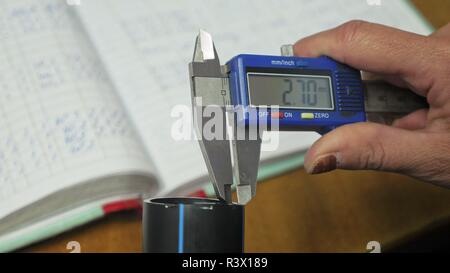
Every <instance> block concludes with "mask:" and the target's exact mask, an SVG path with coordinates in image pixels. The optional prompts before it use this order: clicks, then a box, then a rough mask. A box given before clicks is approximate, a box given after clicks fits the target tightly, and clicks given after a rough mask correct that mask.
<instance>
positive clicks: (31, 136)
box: [0, 0, 151, 218]
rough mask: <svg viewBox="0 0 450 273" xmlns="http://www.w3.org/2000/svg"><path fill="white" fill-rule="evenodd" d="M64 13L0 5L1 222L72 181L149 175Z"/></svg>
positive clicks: (57, 7) (34, 4) (52, 0)
mask: <svg viewBox="0 0 450 273" xmlns="http://www.w3.org/2000/svg"><path fill="white" fill-rule="evenodd" d="M69 9H70V7H69V6H67V4H66V2H65V1H59V0H45V1H34V0H14V1H0V218H2V217H3V216H5V215H7V214H9V213H11V212H12V211H14V210H17V209H19V208H21V207H23V206H25V205H27V204H29V203H31V202H33V201H36V200H38V199H40V198H42V197H44V196H46V195H48V194H50V193H53V192H55V191H57V190H60V189H63V188H65V187H68V186H71V185H74V184H76V183H81V182H84V181H87V180H90V179H95V178H98V177H103V176H106V175H114V174H120V173H130V172H133V173H135V172H139V173H145V174H149V172H151V165H150V163H149V161H148V158H147V156H146V154H145V153H144V152H143V151H142V147H141V144H140V142H139V140H138V137H137V135H136V133H135V131H134V129H133V128H132V126H131V122H130V121H129V120H128V118H127V116H126V113H125V111H124V108H123V107H122V105H121V102H120V100H119V99H118V97H117V95H116V94H115V91H114V88H113V87H112V85H111V83H110V81H109V79H108V77H107V75H106V73H105V71H104V70H103V68H102V66H101V64H100V62H99V60H98V57H97V56H96V55H95V51H94V50H93V48H92V47H91V45H90V43H89V41H88V39H87V37H86V35H85V33H84V30H83V29H82V28H81V25H80V24H79V21H77V20H78V19H77V18H76V17H74V16H73V13H72V12H71V11H70V10H69ZM43 213H45V212H43Z"/></svg>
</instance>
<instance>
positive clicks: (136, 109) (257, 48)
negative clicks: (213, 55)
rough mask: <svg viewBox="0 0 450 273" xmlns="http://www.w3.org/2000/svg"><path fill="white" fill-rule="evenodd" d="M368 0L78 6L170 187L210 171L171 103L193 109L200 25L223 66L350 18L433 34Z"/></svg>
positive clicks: (304, 140) (294, 144) (406, 13)
mask: <svg viewBox="0 0 450 273" xmlns="http://www.w3.org/2000/svg"><path fill="white" fill-rule="evenodd" d="M369 2H371V1H369ZM372 2H374V1H372ZM376 2H377V1H375V3H376ZM367 3H368V2H367V1H363V0H353V1H350V0H341V1H298V0H289V1H288V0H284V1H280V0H270V1H260V0H252V1H237V0H235V1H232V0H228V1H199V0H190V1H183V0H178V1H175V0H171V1H156V0H154V1H150V0H127V1H125V0H108V1H102V0H89V1H84V2H83V3H82V4H81V6H79V7H77V11H78V14H79V16H80V18H81V20H82V22H83V25H84V27H85V28H86V29H87V32H88V33H89V35H90V38H91V40H92V42H93V44H94V45H95V47H96V48H97V51H98V52H99V54H100V56H101V58H102V60H103V62H104V64H105V67H106V69H107V71H108V73H109V75H110V76H111V79H112V81H113V82H114V84H115V86H116V87H117V91H118V93H119V95H120V97H121V99H122V101H123V102H124V105H125V106H126V108H127V109H128V112H129V113H130V116H131V117H132V119H133V121H134V123H135V125H136V127H137V128H138V131H139V133H140V134H141V137H142V139H143V140H144V142H145V145H146V147H147V149H148V151H149V153H150V154H151V156H152V158H153V161H154V162H155V164H156V166H157V169H158V171H159V174H160V176H161V177H162V178H163V181H164V183H165V186H166V190H167V191H169V190H171V189H174V188H176V187H178V186H180V185H182V184H183V183H186V182H187V181H192V180H195V179H197V178H199V177H202V176H205V175H206V174H207V171H206V167H205V165H204V163H203V159H202V157H201V153H200V150H199V148H198V144H197V143H196V142H195V141H175V140H174V139H173V138H172V137H171V126H172V123H173V122H174V121H175V119H174V118H173V117H171V116H170V113H171V111H172V109H173V107H174V106H175V105H177V104H181V105H187V106H189V107H190V87H189V78H188V63H189V62H190V61H191V60H192V54H193V49H194V40H195V36H196V35H197V33H198V30H199V29H200V28H202V29H205V30H207V31H208V32H210V33H211V34H212V36H213V39H214V41H215V45H216V47H217V50H218V54H219V57H220V59H221V61H222V63H224V62H226V61H227V60H229V59H230V58H231V57H233V56H234V55H237V54H240V53H255V54H274V55H279V48H280V45H282V44H287V43H293V42H295V41H296V40H297V39H298V38H300V37H303V36H306V35H309V34H312V33H315V32H317V31H320V30H324V29H327V28H331V27H334V26H336V25H338V24H340V23H343V22H345V21H347V20H350V19H365V20H370V21H375V22H380V23H385V24H389V25H392V26H395V27H400V28H403V29H407V30H411V31H416V32H420V33H428V32H429V31H430V30H429V29H428V27H427V26H426V24H425V23H424V22H423V21H422V20H421V19H420V18H419V17H418V16H417V15H416V14H415V12H414V11H413V9H411V8H410V7H409V6H408V5H407V4H405V2H404V1H392V0H390V1H382V5H381V6H370V5H368V4H367ZM317 138H318V135H317V134H314V133H282V134H281V139H280V143H281V144H280V147H279V149H278V150H277V151H275V152H270V153H264V152H263V155H262V158H263V159H267V158H270V157H276V156H280V155H283V154H286V153H290V152H293V151H304V150H305V149H307V148H308V147H309V146H310V145H311V144H312V143H313V141H314V140H316V139H317Z"/></svg>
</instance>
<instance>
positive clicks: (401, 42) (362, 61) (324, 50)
mask: <svg viewBox="0 0 450 273" xmlns="http://www.w3.org/2000/svg"><path fill="white" fill-rule="evenodd" d="M429 47H430V45H429V43H428V40H427V37H425V36H422V35H418V34H414V33H410V32H406V31H402V30H398V29H395V28H391V27H387V26H383V25H379V24H373V23H368V22H364V21H351V22H348V23H345V24H343V25H341V26H339V27H337V28H334V29H331V30H327V31H324V32H321V33H318V34H315V35H313V36H310V37H307V38H304V39H301V40H299V41H298V42H297V43H295V45H294V54H295V55H297V56H304V57H317V56H321V55H326V56H329V57H331V58H333V59H335V60H337V61H339V62H342V63H345V64H348V65H350V66H352V67H354V68H356V69H360V70H365V71H369V72H374V73H381V74H384V75H396V76H399V77H401V78H403V79H404V80H405V81H407V82H408V83H410V84H411V85H413V86H417V85H415V84H414V79H415V78H416V77H417V75H421V74H422V73H424V72H426V71H427V69H428V67H429V65H430V60H429V58H430V57H432V56H427V54H426V52H428V49H429ZM422 75H423V74H422ZM418 89H420V88H418ZM420 93H422V92H420ZM422 95H425V94H423V93H422Z"/></svg>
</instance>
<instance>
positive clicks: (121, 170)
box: [0, 0, 431, 251]
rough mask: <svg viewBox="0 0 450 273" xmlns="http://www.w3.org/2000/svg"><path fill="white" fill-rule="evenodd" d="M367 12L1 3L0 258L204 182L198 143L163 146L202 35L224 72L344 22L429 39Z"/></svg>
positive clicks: (285, 150)
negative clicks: (231, 63)
mask: <svg viewBox="0 0 450 273" xmlns="http://www.w3.org/2000/svg"><path fill="white" fill-rule="evenodd" d="M77 2H79V3H80V5H68V4H67V3H77ZM377 2H378V1H364V0H352V1H350V0H341V1H299V0H270V1H260V0H252V1H238V0H233V1H231V0H228V1H206V0H205V1H199V0H190V1H183V0H179V1H175V0H171V1H157V0H155V1H150V0H81V1H67V2H66V1H64V0H39V1H38V0H2V1H0V37H1V39H0V60H1V61H0V251H8V250H12V249H16V248H19V247H21V246H24V245H26V244H29V243H32V242H34V241H36V240H39V239H43V238H46V237H49V236H52V235H54V234H57V233H59V232H62V231H64V230H67V229H69V228H72V227H74V226H77V225H80V224H82V223H85V222H87V221H90V220H92V219H95V218H98V217H100V216H102V215H104V213H105V211H107V210H106V209H105V207H108V206H107V204H119V203H117V202H118V201H123V200H130V199H134V198H140V197H142V196H157V195H181V194H186V193H189V192H192V191H193V190H195V189H196V188H198V187H199V186H202V185H204V183H205V182H207V180H208V179H207V171H206V167H205V165H204V162H203V159H202V157H201V153H200V150H199V148H198V143H197V142H195V141H176V140H174V139H173V138H172V137H171V126H172V124H173V122H174V120H175V119H174V117H172V116H171V110H172V107H173V106H174V105H177V104H182V105H188V106H189V105H190V97H189V96H190V90H189V79H188V72H187V64H188V62H189V61H190V60H191V58H192V52H193V47H194V39H195V36H196V34H197V32H198V29H199V28H204V29H206V30H208V31H209V32H211V33H212V34H213V35H214V39H215V43H216V46H217V48H218V50H219V55H220V58H221V60H222V62H225V61H226V60H228V59H229V58H231V57H232V56H233V55H236V54H239V53H261V54H278V50H279V46H280V45H281V44H287V43H292V42H293V41H295V40H296V39H298V38H300V37H302V36H305V35H308V34H312V33H314V32H317V31H320V30H323V29H326V28H330V27H334V26H336V25H337V24H340V23H343V22H345V21H347V20H350V19H365V20H370V21H376V22H380V23H385V24H388V25H392V26H395V27H399V28H402V29H406V30H410V31H415V32H419V33H423V34H426V33H429V32H430V31H431V28H430V27H429V26H428V25H427V23H426V22H425V21H424V20H423V19H422V18H421V17H420V15H418V13H417V12H416V10H415V9H414V8H412V6H411V5H410V4H409V2H406V1H401V0H398V1H393V0H390V1H380V2H381V5H370V3H375V4H376V3H377ZM368 3H369V4H368ZM317 138H318V135H316V134H314V133H283V134H282V135H281V140H280V143H281V145H280V147H279V149H278V150H277V151H275V152H270V153H268V152H267V153H263V154H262V170H261V171H260V174H261V175H260V178H261V177H262V178H264V177H268V176H271V175H274V174H277V173H279V172H280V171H284V170H287V169H289V168H292V167H298V166H299V165H301V164H302V155H303V153H304V151H305V150H306V149H307V148H308V147H309V146H310V145H311V144H312V142H313V141H314V140H316V139H317ZM120 204H122V206H118V207H123V206H125V207H126V206H133V203H132V204H131V205H130V203H126V202H125V203H123V202H122V203H120ZM124 204H125V205H124ZM127 204H128V205H127ZM109 208H111V206H110V207H109ZM113 208H114V206H113Z"/></svg>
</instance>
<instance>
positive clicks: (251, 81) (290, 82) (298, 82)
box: [247, 72, 334, 110]
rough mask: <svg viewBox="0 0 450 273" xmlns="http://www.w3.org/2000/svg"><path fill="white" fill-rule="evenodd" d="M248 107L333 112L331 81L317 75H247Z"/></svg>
mask: <svg viewBox="0 0 450 273" xmlns="http://www.w3.org/2000/svg"><path fill="white" fill-rule="evenodd" d="M247 82H248V94H249V100H250V101H249V104H250V105H252V106H271V105H277V106H279V107H280V108H289V109H315V110H333V109H334V105H333V92H332V86H331V78H330V77H329V76H320V75H317V76H316V75H294V74H274V73H253V72H249V73H247Z"/></svg>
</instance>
